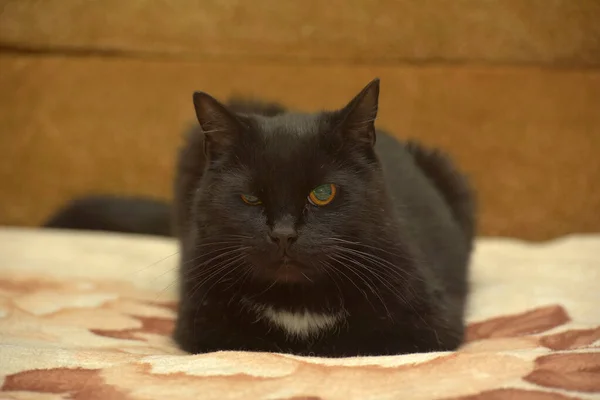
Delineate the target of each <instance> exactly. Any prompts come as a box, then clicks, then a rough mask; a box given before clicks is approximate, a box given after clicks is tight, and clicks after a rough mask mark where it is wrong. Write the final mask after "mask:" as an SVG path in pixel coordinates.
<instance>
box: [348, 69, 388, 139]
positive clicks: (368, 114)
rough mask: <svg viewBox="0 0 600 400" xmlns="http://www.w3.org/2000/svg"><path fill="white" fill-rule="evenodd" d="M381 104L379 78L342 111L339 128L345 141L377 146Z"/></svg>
mask: <svg viewBox="0 0 600 400" xmlns="http://www.w3.org/2000/svg"><path fill="white" fill-rule="evenodd" d="M378 104H379V78H375V79H373V80H372V81H371V82H370V83H369V84H368V85H367V86H365V87H364V89H363V90H361V91H360V93H359V94H357V95H356V97H354V98H353V99H352V101H350V103H348V105H347V106H346V107H344V108H343V109H342V122H341V124H340V126H339V128H340V130H341V132H342V134H343V135H344V136H345V138H344V139H345V141H348V139H350V141H351V142H353V143H356V144H361V145H368V146H373V145H374V144H375V118H377V108H378Z"/></svg>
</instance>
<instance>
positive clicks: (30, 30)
mask: <svg viewBox="0 0 600 400" xmlns="http://www.w3.org/2000/svg"><path fill="white" fill-rule="evenodd" d="M232 4H233V3H231V4H230V3H227V2H220V1H206V2H202V8H201V9H200V8H198V6H197V2H191V1H179V2H167V1H158V0H156V1H155V0H152V1H150V0H146V1H136V2H122V1H117V0H111V1H108V0H107V1H104V2H87V1H83V0H79V1H76V0H47V1H44V2H36V1H33V0H19V1H16V0H15V1H7V2H5V5H4V10H3V12H2V13H0V46H2V47H1V48H2V53H1V54H0V70H1V71H2V73H1V74H0V93H2V94H1V97H0V101H1V103H0V148H1V149H2V159H0V193H1V195H0V223H2V224H16V225H35V224H39V223H40V222H41V221H42V220H43V219H44V218H45V217H46V216H47V215H49V214H50V213H51V212H52V211H54V210H55V209H56V208H57V207H58V206H60V205H61V204H63V203H64V202H65V201H67V200H69V199H71V198H73V197H75V196H79V195H82V194H87V193H91V192H102V193H116V194H141V195H152V196H156V197H170V185H171V183H170V181H171V177H172V166H173V161H174V156H175V149H176V147H177V145H178V143H179V141H180V135H181V133H182V131H183V130H184V129H185V128H186V127H187V126H188V124H189V123H192V122H193V118H194V115H193V109H192V106H191V93H192V92H193V91H194V90H205V91H208V92H210V93H212V94H214V95H216V96H217V97H220V98H225V97H227V96H228V95H230V94H233V93H244V94H250V95H255V96H261V97H264V98H267V99H272V100H278V101H281V102H283V103H284V104H287V105H289V106H291V107H294V108H299V109H304V110H316V109H320V108H329V107H338V106H340V105H342V104H344V103H345V102H346V101H347V100H348V99H349V98H350V96H352V95H353V94H354V93H355V92H356V91H357V90H359V89H360V88H361V87H362V86H363V85H364V84H366V83H367V82H368V81H369V80H370V79H372V78H373V77H374V76H379V77H381V78H382V93H381V112H380V126H381V127H383V128H387V129H389V130H391V131H392V132H394V133H395V134H397V135H398V136H399V137H415V138H418V139H421V140H422V141H424V142H426V143H429V144H433V145H437V146H440V147H443V148H444V149H447V150H448V151H449V152H450V153H451V154H452V155H454V156H455V158H456V159H457V161H458V162H459V164H460V165H461V166H462V167H463V168H464V169H465V170H466V171H467V172H468V173H469V174H470V175H471V177H472V179H473V181H474V183H475V185H476V188H477V190H478V192H479V193H480V202H481V218H480V227H481V229H480V232H481V233H482V234H485V235H507V236H515V237H522V238H528V239H545V238H550V237H555V236H558V235H563V234H566V233H569V232H585V231H599V230H600V213H599V212H598V210H600V187H599V185H598V182H600V158H599V157H598V156H597V154H598V153H599V151H600V111H599V110H600V24H597V23H595V22H597V21H599V20H600V4H599V3H598V2H597V1H594V0H589V1H580V2H573V1H570V0H565V1H546V0H543V1H542V0H540V1H533V0H524V1H505V0H498V1H487V2H481V1H475V0H473V1H467V0H461V1H454V2H442V1H439V2H413V1H391V0H389V1H387V0H386V1H383V0H382V1H375V2H361V1H353V2H341V1H334V2H327V3H323V2H317V1H312V0H311V1H304V2H302V3H295V2H275V1H274V0H270V1H267V0H265V1H262V2H251V3H250V2H240V3H238V4H237V5H232ZM299 4H302V6H300V5H299Z"/></svg>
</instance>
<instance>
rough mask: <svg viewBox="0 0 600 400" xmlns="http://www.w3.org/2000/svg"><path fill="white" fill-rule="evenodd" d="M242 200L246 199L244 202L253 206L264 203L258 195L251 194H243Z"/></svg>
mask: <svg viewBox="0 0 600 400" xmlns="http://www.w3.org/2000/svg"><path fill="white" fill-rule="evenodd" d="M242 200H243V201H244V203H246V204H248V205H251V206H257V205H259V204H262V201H260V199H259V198H258V197H256V196H252V195H251V194H243V195H242Z"/></svg>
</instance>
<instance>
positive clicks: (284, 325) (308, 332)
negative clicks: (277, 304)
mask: <svg viewBox="0 0 600 400" xmlns="http://www.w3.org/2000/svg"><path fill="white" fill-rule="evenodd" d="M254 310H255V311H256V312H257V313H258V314H259V316H260V318H263V319H265V320H267V321H269V323H270V324H272V325H274V326H276V327H278V328H280V329H283V330H284V331H285V332H286V333H287V334H288V335H290V336H295V337H298V338H303V339H305V338H308V337H310V336H313V335H317V334H319V333H320V332H322V331H324V330H327V329H331V328H333V327H334V326H335V325H337V324H338V323H341V322H342V321H343V319H344V317H345V313H344V312H343V311H340V312H337V313H315V312H310V311H304V312H290V311H285V310H275V309H274V308H273V307H271V306H258V305H257V306H255V307H254Z"/></svg>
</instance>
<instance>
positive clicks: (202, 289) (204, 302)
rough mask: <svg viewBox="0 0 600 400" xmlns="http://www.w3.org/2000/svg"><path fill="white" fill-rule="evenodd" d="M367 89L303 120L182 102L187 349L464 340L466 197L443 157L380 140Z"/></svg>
mask: <svg viewBox="0 0 600 400" xmlns="http://www.w3.org/2000/svg"><path fill="white" fill-rule="evenodd" d="M378 95H379V81H378V80H374V81H373V82H371V83H370V84H369V85H368V86H366V87H365V88H364V89H363V90H362V91H361V92H360V93H359V94H358V95H357V96H356V97H355V98H354V99H353V100H352V101H351V102H350V103H349V104H348V105H347V106H346V107H344V108H342V109H341V110H337V111H331V112H320V113H314V114H305V113H296V112H289V111H286V110H285V109H283V108H282V107H281V106H279V105H276V104H261V103H256V102H250V103H249V102H240V101H234V102H232V103H230V105H229V106H225V105H222V104H221V103H219V102H218V101H217V100H215V99H214V98H212V97H210V96H209V95H207V94H205V93H196V94H195V95H194V105H195V109H196V114H197V117H198V121H199V122H200V126H199V127H198V128H196V129H194V130H192V131H191V132H190V134H189V135H188V137H187V139H186V143H185V144H184V146H183V147H182V149H181V152H180V155H179V163H178V169H177V176H176V181H175V201H174V204H173V208H174V224H173V226H174V229H175V235H176V236H177V237H178V239H179V242H180V245H181V265H180V304H179V315H178V318H177V325H176V329H175V333H174V337H175V340H176V341H177V343H178V344H179V345H180V346H181V347H182V348H183V349H184V350H186V351H188V352H192V353H202V352H209V351H216V350H252V351H275V352H289V353H295V354H302V355H317V356H331V357H338V356H356V355H383V354H401V353H412V352H429V351H441V350H452V349H455V348H457V347H458V346H459V345H460V344H461V342H462V340H463V332H464V322H463V313H464V308H465V301H466V296H467V290H468V287H467V267H468V263H469V256H470V253H471V248H472V243H473V238H474V234H475V218H474V208H475V201H474V196H473V194H472V192H471V190H470V188H469V185H468V184H467V181H466V179H465V177H464V176H463V175H462V174H460V173H459V172H458V171H457V170H456V169H455V168H454V166H453V165H452V163H451V162H450V161H449V159H448V158H447V157H446V156H445V155H443V154H442V153H440V152H439V151H435V150H429V149H425V148H424V147H422V146H420V145H419V144H417V143H415V142H400V141H397V140H395V139H394V138H392V137H391V136H388V135H386V134H384V133H382V132H377V135H376V131H375V127H374V121H375V118H376V115H377V105H378ZM376 136H377V138H376ZM376 139H377V140H376ZM375 143H377V144H375ZM102 201H111V200H109V199H103V200H102ZM112 201H113V202H117V203H118V202H119V201H121V200H119V199H113V200H112ZM130 209H132V207H131V208H130ZM75 214H77V213H75ZM73 217H74V218H75V219H77V215H73ZM165 225H166V223H165ZM55 226H56V225H55ZM64 226H66V227H68V224H63V227H64ZM78 227H81V223H80V224H79V226H78ZM103 229H107V228H106V226H105V225H104V226H103ZM108 229H110V228H108ZM128 231H136V229H134V228H128ZM138 231H143V229H138Z"/></svg>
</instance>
